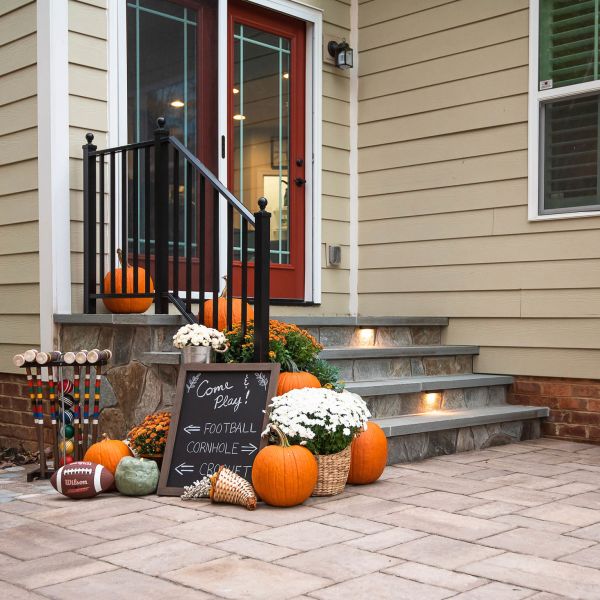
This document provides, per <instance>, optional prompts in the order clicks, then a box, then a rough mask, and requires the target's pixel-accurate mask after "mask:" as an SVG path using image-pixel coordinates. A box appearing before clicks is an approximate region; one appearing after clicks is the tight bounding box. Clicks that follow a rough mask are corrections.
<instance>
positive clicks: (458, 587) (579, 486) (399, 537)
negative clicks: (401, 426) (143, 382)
mask: <svg viewBox="0 0 600 600" xmlns="http://www.w3.org/2000/svg"><path fill="white" fill-rule="evenodd" d="M599 590H600V448H599V447H597V446H591V445H588V444H575V443H571V442H562V441H557V440H551V439H541V440H535V441H530V442H523V443H520V444H512V445H509V446H498V447H495V448H489V449H487V450H483V451H479V452H469V453H462V454H457V455H452V456H443V457H438V458H433V459H429V460H426V461H423V462H421V463H413V464H410V465H395V466H393V467H387V468H386V470H385V472H384V475H383V477H382V479H381V480H380V481H379V482H377V483H375V484H373V485H369V486H357V487H353V486H348V487H347V488H346V492H345V493H344V494H342V495H340V496H335V497H332V498H311V499H310V500H309V501H307V502H306V504H305V506H302V507H296V508H291V509H275V508H271V507H266V506H264V505H259V507H258V509H257V510H256V511H255V512H248V511H246V510H244V509H243V508H241V507H237V506H224V505H211V504H210V502H209V501H208V500H202V501H193V502H183V501H181V500H179V499H178V498H158V497H157V496H148V497H145V498H127V497H124V496H120V495H118V494H116V493H112V494H106V495H103V496H99V497H98V498H96V499H93V500H91V501H79V502H75V501H70V500H68V499H66V498H64V497H62V496H60V495H58V494H56V493H55V492H54V491H53V490H52V489H51V488H50V486H49V483H48V482H34V483H32V484H27V483H25V482H24V472H22V473H21V474H20V476H19V477H16V476H15V472H14V471H12V472H10V473H5V474H3V473H2V472H0V597H2V598H5V597H6V598H7V599H10V600H21V599H30V600H34V599H35V600H42V599H44V598H45V599H48V598H60V599H61V600H62V598H67V597H78V596H82V595H83V596H85V598H86V600H93V599H94V598H102V600H105V599H106V598H111V600H112V599H116V600H118V599H120V598H123V599H125V598H127V599H128V600H129V599H130V598H132V597H134V596H135V597H143V598H146V599H148V600H152V599H153V598H157V599H158V598H161V599H162V598H166V597H169V598H177V599H178V600H179V599H182V600H187V599H193V600H203V599H204V598H215V599H225V598H227V599H230V600H236V599H238V598H240V599H242V598H244V599H246V598H248V599H252V598H256V599H263V598H271V597H276V598H278V599H281V600H284V599H288V600H293V599H298V598H302V599H304V600H307V599H308V600H310V599H312V600H317V599H322V600H330V599H337V598H343V599H352V598H357V599H361V600H362V599H369V600H371V599H373V600H379V599H381V600H385V599H387V598H389V599H390V600H391V599H393V600H403V599H407V600H438V599H440V600H441V599H445V598H452V599H454V600H520V599H527V600H560V599H565V598H572V599H584V600H585V599H590V600H598V599H600V591H599Z"/></svg>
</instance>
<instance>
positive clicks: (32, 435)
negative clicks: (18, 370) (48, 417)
mask: <svg viewBox="0 0 600 600" xmlns="http://www.w3.org/2000/svg"><path fill="white" fill-rule="evenodd" d="M44 437H45V441H46V444H47V445H50V444H51V443H52V432H51V430H50V426H49V425H46V427H45V428H44ZM20 444H23V446H24V447H25V448H26V449H27V450H33V451H35V450H37V432H36V430H35V427H34V426H33V418H32V415H31V405H30V401H29V392H28V390H27V378H26V377H25V375H12V374H9V373H0V447H4V448H7V447H19V445H20Z"/></svg>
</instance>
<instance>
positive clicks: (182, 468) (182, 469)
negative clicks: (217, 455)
mask: <svg viewBox="0 0 600 600" xmlns="http://www.w3.org/2000/svg"><path fill="white" fill-rule="evenodd" d="M175 470H176V471H177V472H178V473H179V474H180V475H183V474H184V473H189V472H190V471H193V470H194V465H186V464H185V463H181V464H180V465H179V466H178V467H175Z"/></svg>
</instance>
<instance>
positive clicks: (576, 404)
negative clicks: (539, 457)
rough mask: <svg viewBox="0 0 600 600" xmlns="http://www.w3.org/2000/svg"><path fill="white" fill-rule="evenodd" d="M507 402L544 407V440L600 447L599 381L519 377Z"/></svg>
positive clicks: (511, 389)
mask: <svg viewBox="0 0 600 600" xmlns="http://www.w3.org/2000/svg"><path fill="white" fill-rule="evenodd" d="M508 402H510V403H511V404H529V405H534V406H547V407H548V408H549V409H550V416H549V418H548V419H547V420H546V421H545V422H544V423H543V425H542V434H543V435H545V436H550V437H559V438H565V439H570V440H574V441H582V442H597V443H600V380H597V379H564V378H557V377H528V376H519V377H516V378H515V383H514V384H513V385H512V386H511V388H510V391H509V394H508Z"/></svg>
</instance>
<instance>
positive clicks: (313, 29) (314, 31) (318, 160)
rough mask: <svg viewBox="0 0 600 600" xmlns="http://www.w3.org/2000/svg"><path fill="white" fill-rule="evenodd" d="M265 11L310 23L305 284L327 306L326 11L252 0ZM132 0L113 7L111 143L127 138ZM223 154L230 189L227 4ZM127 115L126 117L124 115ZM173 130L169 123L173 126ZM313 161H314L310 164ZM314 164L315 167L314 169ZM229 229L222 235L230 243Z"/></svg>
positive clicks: (222, 16)
mask: <svg viewBox="0 0 600 600" xmlns="http://www.w3.org/2000/svg"><path fill="white" fill-rule="evenodd" d="M249 1H250V2H252V3H254V4H257V5H259V6H263V7H265V8H268V9H271V10H275V11H278V12H281V13H283V14H286V15H289V16H292V17H296V18H298V19H301V20H303V21H305V22H306V107H307V109H306V131H305V139H306V152H305V156H306V157H307V160H306V167H307V168H306V184H305V188H304V189H305V193H306V214H305V253H306V254H305V267H304V270H305V281H304V301H305V302H313V303H315V304H320V303H321V295H322V282H321V251H320V248H321V239H322V233H321V227H322V225H321V221H322V220H321V215H322V208H321V190H322V181H321V178H322V152H323V150H322V114H323V112H322V111H323V109H322V102H323V101H322V92H323V84H322V81H323V76H322V71H323V56H322V54H323V51H322V44H321V40H322V38H323V12H322V10H320V9H317V8H314V7H311V6H308V5H306V4H304V3H302V2H298V1H296V0H249ZM125 19H126V0H116V1H115V2H114V3H113V2H110V3H109V19H108V22H109V28H108V39H109V102H108V105H109V108H108V111H109V144H110V145H111V146H113V145H119V144H124V143H126V140H127V45H126V21H125ZM218 20H219V23H218V28H219V33H218V37H219V42H218V45H219V47H218V58H217V60H218V68H219V74H218V88H219V90H218V102H217V104H218V130H219V131H218V140H217V143H218V149H219V150H218V151H219V168H218V176H219V179H220V180H221V181H222V182H223V183H224V184H225V185H227V152H225V158H222V157H221V136H225V140H226V143H229V142H230V140H229V139H228V136H227V106H228V103H227V97H228V96H227V95H228V90H227V47H228V45H227V35H228V33H227V0H219V8H218ZM123 115H125V116H124V117H123ZM167 126H168V124H167ZM308 157H312V161H311V162H309V160H308ZM309 166H310V168H309ZM225 211H226V207H225V206H223V207H222V213H221V215H220V216H221V218H220V224H221V227H222V228H225V227H226V223H227V216H226V212H225ZM226 234H227V232H226V230H225V229H223V230H222V231H221V236H222V238H221V239H223V240H226V239H227V235H226ZM225 260H226V253H225V252H221V264H220V270H221V272H222V274H225V271H226V263H225Z"/></svg>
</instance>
